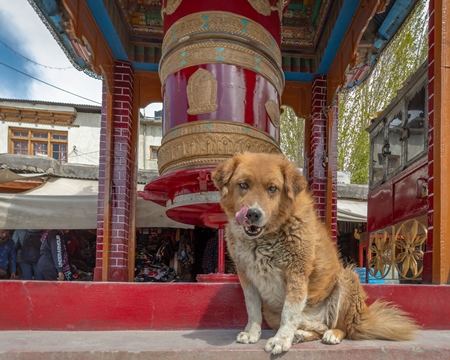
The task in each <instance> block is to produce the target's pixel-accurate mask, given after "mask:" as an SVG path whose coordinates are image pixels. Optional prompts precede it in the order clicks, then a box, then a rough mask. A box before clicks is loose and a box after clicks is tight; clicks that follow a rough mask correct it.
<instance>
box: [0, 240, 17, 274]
mask: <svg viewBox="0 0 450 360" xmlns="http://www.w3.org/2000/svg"><path fill="white" fill-rule="evenodd" d="M10 267H11V273H13V274H15V273H16V270H17V269H16V246H15V244H14V241H13V240H12V239H8V240H6V242H3V243H0V268H2V269H3V270H8V269H9V268H10Z"/></svg>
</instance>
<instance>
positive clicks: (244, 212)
mask: <svg viewBox="0 0 450 360" xmlns="http://www.w3.org/2000/svg"><path fill="white" fill-rule="evenodd" d="M261 217H262V213H261V210H258V209H253V208H250V209H249V208H248V206H246V205H244V206H243V207H242V208H241V209H240V210H239V211H238V212H237V213H236V216H235V219H236V222H237V223H238V224H239V225H242V226H243V227H244V232H245V234H246V235H248V236H258V235H259V234H261V233H262V231H263V230H264V227H259V226H256V225H254V224H255V223H257V222H258V221H260V219H261Z"/></svg>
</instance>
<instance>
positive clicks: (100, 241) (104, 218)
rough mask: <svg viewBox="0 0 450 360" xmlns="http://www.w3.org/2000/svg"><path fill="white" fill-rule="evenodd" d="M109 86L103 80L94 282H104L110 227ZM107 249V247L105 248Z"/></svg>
mask: <svg viewBox="0 0 450 360" xmlns="http://www.w3.org/2000/svg"><path fill="white" fill-rule="evenodd" d="M107 97H108V94H107V85H106V80H105V79H103V87H102V113H101V125H100V156H99V167H98V208H97V242H96V252H95V254H96V259H95V269H94V280H95V281H101V280H102V265H103V245H104V238H105V235H106V237H107V232H108V231H106V233H105V225H106V226H108V223H109V222H110V221H109V216H108V214H107V213H105V210H107V209H106V208H105V193H106V191H105V186H106V184H107V182H106V154H107V144H108V143H109V141H107V140H106V139H107V126H106V123H107V107H108V106H107ZM105 247H107V245H106V246H105Z"/></svg>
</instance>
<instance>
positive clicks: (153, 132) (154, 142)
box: [0, 100, 162, 170]
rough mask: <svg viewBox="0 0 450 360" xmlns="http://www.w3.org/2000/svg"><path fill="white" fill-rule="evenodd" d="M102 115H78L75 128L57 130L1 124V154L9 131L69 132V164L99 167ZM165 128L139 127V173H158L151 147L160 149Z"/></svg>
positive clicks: (64, 108)
mask: <svg viewBox="0 0 450 360" xmlns="http://www.w3.org/2000/svg"><path fill="white" fill-rule="evenodd" d="M0 103H1V104H3V105H5V106H15V107H18V108H27V109H30V108H33V109H36V108H40V109H46V110H49V109H54V110H55V111H75V109H74V108H73V107H71V106H65V105H62V106H57V105H47V104H36V103H31V102H30V103H28V102H25V103H24V102H14V101H1V100H0ZM100 122H101V114H100V113H85V112H77V117H76V119H75V121H74V123H73V125H74V126H54V125H41V124H32V123H20V122H13V121H0V154H1V153H8V143H9V141H8V134H9V128H10V127H13V128H27V129H45V130H54V131H67V133H68V144H67V152H68V163H71V164H86V165H98V164H99V154H100V149H99V147H100V145H99V144H100ZM161 139H162V128H161V122H160V121H154V119H150V120H149V118H147V120H144V121H143V122H142V123H141V124H140V127H139V151H138V167H139V169H147V170H157V169H158V165H157V161H156V160H151V159H150V146H157V147H159V146H160V145H161Z"/></svg>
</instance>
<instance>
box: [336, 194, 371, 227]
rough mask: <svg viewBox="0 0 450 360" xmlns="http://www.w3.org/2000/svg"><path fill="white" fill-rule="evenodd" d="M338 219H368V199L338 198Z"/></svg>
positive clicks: (356, 220)
mask: <svg viewBox="0 0 450 360" xmlns="http://www.w3.org/2000/svg"><path fill="white" fill-rule="evenodd" d="M337 220H338V221H348V222H362V223H363V222H366V221H367V201H363V200H349V199H338V200H337Z"/></svg>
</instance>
